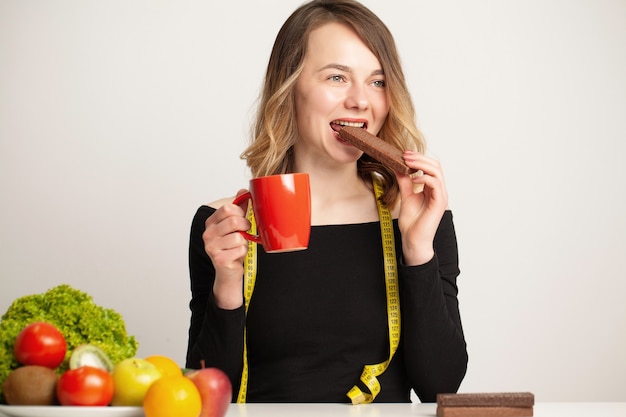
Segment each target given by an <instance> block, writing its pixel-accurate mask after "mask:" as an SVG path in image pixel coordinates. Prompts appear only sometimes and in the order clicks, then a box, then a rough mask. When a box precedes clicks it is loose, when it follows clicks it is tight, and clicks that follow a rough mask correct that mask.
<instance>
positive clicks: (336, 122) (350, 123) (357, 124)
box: [333, 120, 365, 127]
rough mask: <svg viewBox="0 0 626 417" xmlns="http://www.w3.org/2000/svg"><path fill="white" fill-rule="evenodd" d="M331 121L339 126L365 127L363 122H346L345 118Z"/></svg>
mask: <svg viewBox="0 0 626 417" xmlns="http://www.w3.org/2000/svg"><path fill="white" fill-rule="evenodd" d="M333 123H334V124H337V125H341V126H351V127H365V123H357V122H346V121H345V120H335V121H333Z"/></svg>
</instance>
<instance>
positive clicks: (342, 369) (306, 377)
mask: <svg viewBox="0 0 626 417" xmlns="http://www.w3.org/2000/svg"><path fill="white" fill-rule="evenodd" d="M214 212H215V209H213V208H211V207H208V206H202V207H200V208H199V209H198V211H197V213H196V215H195V216H194V219H193V223H192V227H191V236H190V247H189V267H190V275H191V291H192V298H191V302H190V309H191V323H190V328H189V345H188V351H187V367H189V368H198V367H200V361H201V360H204V362H205V366H207V367H209V366H214V367H218V368H220V369H222V370H224V371H225V372H226V373H227V374H228V376H229V377H230V379H231V382H232V384H233V399H235V398H236V395H237V392H238V388H239V383H240V379H241V372H242V367H243V361H242V358H243V332H244V325H245V326H247V338H248V339H247V340H248V346H247V349H248V366H249V382H248V393H247V401H248V402H348V401H349V399H348V397H347V396H346V393H347V392H348V390H350V388H352V386H354V385H355V384H357V385H359V377H360V375H361V372H362V371H363V366H364V365H366V364H374V363H380V362H383V361H385V360H387V359H388V357H389V336H388V324H387V307H386V293H385V279H384V272H383V250H382V243H381V232H380V223H379V222H371V223H362V224H344V225H328V226H313V227H312V228H311V238H310V242H309V248H308V249H306V250H303V251H298V252H290V253H274V254H267V253H265V252H264V251H263V249H262V247H261V245H258V250H257V257H258V258H257V279H256V285H255V289H254V293H253V295H252V299H251V302H250V306H249V310H248V314H247V317H246V314H245V311H244V307H240V308H238V309H235V310H223V309H220V308H218V307H217V306H216V304H215V301H214V299H213V295H212V288H213V281H214V278H215V269H214V267H213V265H212V263H211V260H210V258H209V257H208V255H207V254H206V252H205V251H204V244H203V241H202V233H203V232H204V228H205V220H206V219H207V218H208V217H209V216H210V215H212V214H213V213H214ZM394 230H395V241H396V254H397V257H398V259H397V265H398V277H399V287H400V310H401V338H400V346H399V347H398V350H397V352H396V354H395V356H394V357H393V360H392V361H391V363H390V365H389V368H388V369H387V370H386V371H385V373H383V374H382V375H381V376H379V377H378V380H379V382H380V384H381V387H382V390H381V392H380V394H379V395H378V396H377V397H376V401H377V402H407V401H410V390H411V389H414V390H415V393H416V394H417V396H418V397H419V399H420V400H421V401H422V402H434V401H436V395H437V393H444V392H446V393H449V392H456V391H457V390H458V388H459V385H460V383H461V381H462V379H463V377H464V376H465V372H466V368H467V360H468V357H467V350H466V344H465V339H464V335H463V330H462V327H461V319H460V314H459V307H458V299H457V292H458V290H457V285H456V279H457V276H458V275H459V267H458V252H457V241H456V234H455V230H454V225H453V221H452V213H451V212H450V211H446V212H445V213H444V216H443V218H442V220H441V223H440V225H439V229H438V231H437V234H436V236H435V241H434V247H435V256H434V257H433V259H432V260H431V261H429V262H428V263H426V264H424V265H420V266H404V265H403V264H402V255H401V254H402V247H401V240H400V232H399V230H398V226H397V221H394ZM359 386H360V385H359ZM362 389H363V388H362ZM364 392H367V390H366V389H364Z"/></svg>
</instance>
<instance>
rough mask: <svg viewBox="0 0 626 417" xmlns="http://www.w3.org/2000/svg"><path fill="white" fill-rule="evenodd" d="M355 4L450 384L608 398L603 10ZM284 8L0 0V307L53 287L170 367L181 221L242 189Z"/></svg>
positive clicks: (550, 397) (619, 107) (619, 289)
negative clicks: (443, 301)
mask: <svg viewBox="0 0 626 417" xmlns="http://www.w3.org/2000/svg"><path fill="white" fill-rule="evenodd" d="M242 3H243V4H242ZM365 3H366V4H367V5H368V6H370V7H371V8H372V9H373V10H374V11H375V12H377V13H378V14H379V15H380V16H381V17H382V18H383V20H384V21H385V22H386V23H387V24H388V26H389V27H390V28H391V30H392V31H393V32H394V34H395V36H396V39H397V42H398V45H399V48H400V50H401V54H402V56H403V60H404V64H405V69H406V73H407V77H408V79H409V82H410V86H411V90H412V94H413V96H414V99H415V102H416V106H417V109H418V115H419V122H420V125H421V127H422V129H423V131H424V132H425V134H426V135H427V137H428V140H429V144H430V149H431V152H432V153H433V154H434V155H435V156H436V157H438V158H439V159H440V160H441V161H442V162H443V164H444V167H445V168H446V175H447V181H448V187H449V192H450V198H451V206H452V208H453V210H454V212H455V216H456V217H455V219H456V225H457V233H458V237H459V245H460V250H461V268H462V275H461V278H460V280H459V285H460V302H461V308H462V314H463V320H464V326H465V330H466V334H467V341H468V344H469V352H470V364H469V371H468V375H467V378H466V380H465V381H464V383H463V386H462V390H463V391H466V392H467V391H506V390H529V391H532V392H534V393H535V394H536V396H537V400H538V401H576V400H582V401H626V390H625V389H624V387H626V303H624V293H625V292H626V283H625V282H626V279H625V278H626V273H625V272H624V257H625V255H624V254H625V250H626V237H625V236H626V219H625V217H626V216H625V214H624V213H625V212H626V207H625V201H624V200H625V199H624V197H625V190H626V187H625V184H624V178H625V176H626V168H625V167H624V162H623V161H624V158H625V151H626V146H625V145H624V141H625V140H626V133H625V132H626V2H624V1H623V0H579V1H566V0H525V1H521V0H519V1H501V0H482V1H478V0H477V1H472V2H468V1H464V0H448V1H425V0H420V1H414V0H411V1H409V0H406V1H399V0H398V1H393V0H385V1H383V0H367V1H365ZM299 4H300V0H264V1H262V2H261V1H259V2H257V1H246V2H227V1H220V2H217V1H207V0H205V1H194V0H183V1H178V0H176V1H175V0H159V1H154V0H150V1H149V0H141V1H140V0H130V1H128V0H124V1H121V0H112V1H93V0H75V1H70V0H67V1H65V0H58V1H35V0H0V195H1V199H2V200H1V204H0V285H1V287H0V311H1V312H4V311H5V310H6V309H7V308H8V306H9V304H10V303H11V301H12V300H13V299H14V298H17V297H20V296H23V295H25V294H31V293H38V292H43V291H45V290H47V289H48V288H51V287H53V286H55V285H58V284H60V283H69V284H71V285H73V286H75V287H77V288H79V289H81V290H84V291H87V292H88V293H90V294H92V295H93V296H94V298H95V300H96V302H97V303H99V304H102V305H105V306H107V307H112V308H115V309H117V310H118V311H120V312H121V313H122V314H123V316H124V317H125V319H126V322H127V327H128V331H129V332H130V333H132V334H135V335H136V336H137V338H138V340H139V342H140V344H141V347H140V350H139V355H141V356H145V355H148V354H154V353H160V354H165V355H169V356H171V357H174V358H175V359H176V360H177V361H179V362H180V364H181V365H182V364H183V363H184V356H185V349H186V339H187V325H188V319H189V314H188V309H187V302H188V299H189V284H188V273H187V258H186V256H187V244H188V232H189V226H190V222H191V218H192V216H193V214H194V212H195V210H196V208H197V206H198V205H200V204H201V203H205V202H208V201H212V200H214V199H217V198H220V197H223V196H227V195H231V194H233V193H234V192H236V190H237V189H239V188H240V187H242V186H245V185H246V182H247V178H248V173H247V170H246V169H245V166H244V164H243V163H242V162H241V161H240V160H239V158H238V156H239V154H240V152H241V151H242V150H243V148H244V146H245V144H246V142H247V132H248V123H249V120H250V117H251V115H252V112H253V108H254V101H255V99H256V96H257V92H258V88H259V86H260V83H261V78H262V75H263V73H264V70H265V64H266V61H267V58H268V56H269V50H270V47H271V44H272V41H273V38H274V36H275V34H276V32H277V31H278V29H279V26H280V25H281V24H282V22H283V21H284V19H285V18H286V17H287V16H288V15H289V14H290V13H291V11H292V10H293V9H294V8H295V7H296V6H298V5H299Z"/></svg>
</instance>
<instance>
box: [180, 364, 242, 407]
mask: <svg viewBox="0 0 626 417" xmlns="http://www.w3.org/2000/svg"><path fill="white" fill-rule="evenodd" d="M185 376H186V377H187V378H189V379H191V380H192V381H193V383H194V384H195V385H196V387H197V388H198V391H200V397H201V398H202V411H201V412H200V415H199V416H198V417H224V415H225V414H226V411H227V410H228V405H229V404H230V402H231V400H232V396H233V387H232V385H231V383H230V379H228V376H227V375H226V374H225V373H224V372H223V371H222V370H221V369H218V368H202V369H199V370H197V371H191V372H188V373H187V374H185Z"/></svg>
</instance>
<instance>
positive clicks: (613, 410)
mask: <svg viewBox="0 0 626 417" xmlns="http://www.w3.org/2000/svg"><path fill="white" fill-rule="evenodd" d="M436 413H437V405H436V404H367V405H358V406H353V405H349V404H231V405H230V407H229V409H228V413H227V414H226V417H410V416H423V417H434V416H436V415H437V414H436ZM583 416H584V417H626V402H619V403H618V402H615V403H594V402H585V403H537V404H535V407H534V417H583Z"/></svg>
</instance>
